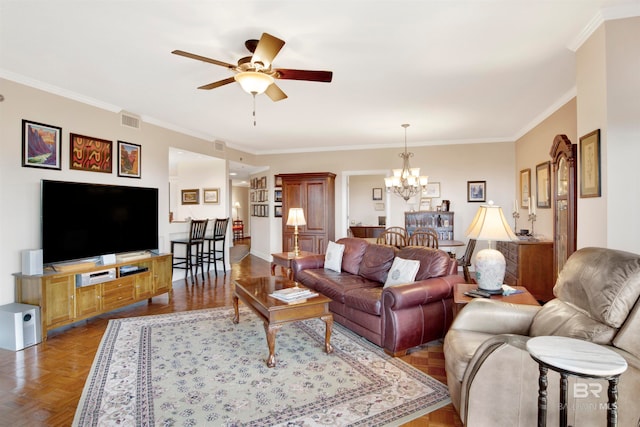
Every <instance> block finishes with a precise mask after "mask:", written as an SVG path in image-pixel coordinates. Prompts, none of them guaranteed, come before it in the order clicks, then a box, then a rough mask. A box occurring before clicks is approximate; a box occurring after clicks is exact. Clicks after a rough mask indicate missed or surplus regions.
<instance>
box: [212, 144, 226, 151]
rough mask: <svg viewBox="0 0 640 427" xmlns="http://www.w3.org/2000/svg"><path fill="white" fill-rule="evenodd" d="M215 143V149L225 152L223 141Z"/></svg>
mask: <svg viewBox="0 0 640 427" xmlns="http://www.w3.org/2000/svg"><path fill="white" fill-rule="evenodd" d="M213 144H214V149H215V150H216V151H219V152H221V153H224V142H222V141H214V142H213Z"/></svg>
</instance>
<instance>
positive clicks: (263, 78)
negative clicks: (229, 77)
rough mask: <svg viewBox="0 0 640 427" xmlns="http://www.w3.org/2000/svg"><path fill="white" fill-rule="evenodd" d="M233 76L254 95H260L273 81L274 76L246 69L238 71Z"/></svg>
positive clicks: (243, 87)
mask: <svg viewBox="0 0 640 427" xmlns="http://www.w3.org/2000/svg"><path fill="white" fill-rule="evenodd" d="M233 78H234V79H235V80H236V81H237V82H238V83H240V86H242V89H243V90H244V91H245V92H247V93H251V94H254V95H260V94H261V93H264V91H265V90H267V88H268V87H269V86H271V84H272V83H273V77H271V76H270V75H268V74H265V73H259V72H257V71H244V72H242V73H238V74H236V75H235V76H233Z"/></svg>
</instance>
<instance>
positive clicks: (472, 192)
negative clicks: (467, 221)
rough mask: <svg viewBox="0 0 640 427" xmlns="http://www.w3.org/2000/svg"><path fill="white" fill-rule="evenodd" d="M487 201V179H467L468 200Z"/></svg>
mask: <svg viewBox="0 0 640 427" xmlns="http://www.w3.org/2000/svg"><path fill="white" fill-rule="evenodd" d="M486 201H487V181H467V202H486Z"/></svg>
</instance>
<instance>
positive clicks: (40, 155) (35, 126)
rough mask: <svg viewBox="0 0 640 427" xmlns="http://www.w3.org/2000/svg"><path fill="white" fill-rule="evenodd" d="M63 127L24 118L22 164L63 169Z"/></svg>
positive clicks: (32, 166)
mask: <svg viewBox="0 0 640 427" xmlns="http://www.w3.org/2000/svg"><path fill="white" fill-rule="evenodd" d="M61 148H62V128H60V127H57V126H51V125H45V124H44V123H36V122H31V121H29V120H22V166H23V167H30V168H45V169H57V170H60V169H61V162H60V150H61Z"/></svg>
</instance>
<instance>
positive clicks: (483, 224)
mask: <svg viewBox="0 0 640 427" xmlns="http://www.w3.org/2000/svg"><path fill="white" fill-rule="evenodd" d="M466 235H467V237H468V238H470V239H476V240H489V241H495V242H502V241H509V240H518V236H516V235H515V234H514V233H513V231H511V227H509V224H508V223H507V219H506V218H505V217H504V214H503V213H502V208H501V207H500V206H496V205H494V204H493V202H489V204H488V205H482V206H480V208H479V209H478V212H476V216H475V217H474V218H473V221H471V225H470V226H469V228H468V229H467V232H466Z"/></svg>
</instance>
